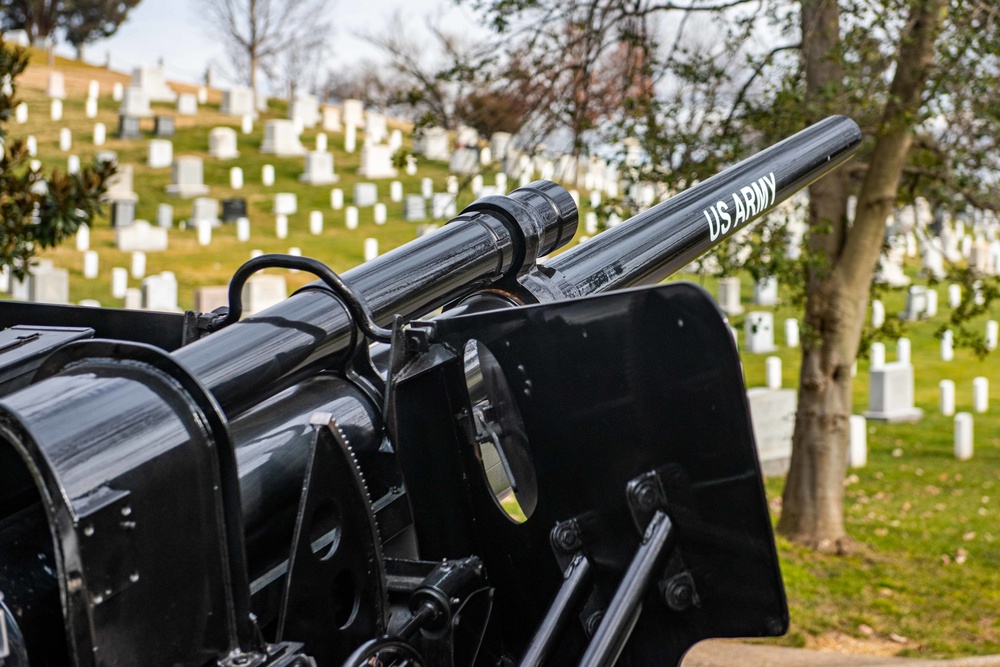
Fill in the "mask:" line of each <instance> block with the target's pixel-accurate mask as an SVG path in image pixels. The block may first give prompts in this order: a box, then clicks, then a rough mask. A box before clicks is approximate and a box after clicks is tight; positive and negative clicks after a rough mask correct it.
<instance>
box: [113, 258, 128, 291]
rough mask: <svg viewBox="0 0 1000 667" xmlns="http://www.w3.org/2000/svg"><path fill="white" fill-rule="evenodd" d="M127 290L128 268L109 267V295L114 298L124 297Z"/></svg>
mask: <svg viewBox="0 0 1000 667" xmlns="http://www.w3.org/2000/svg"><path fill="white" fill-rule="evenodd" d="M126 290H128V269H125V268H122V267H120V266H116V267H114V268H113V269H111V296H112V298H115V299H124V298H125V292H126Z"/></svg>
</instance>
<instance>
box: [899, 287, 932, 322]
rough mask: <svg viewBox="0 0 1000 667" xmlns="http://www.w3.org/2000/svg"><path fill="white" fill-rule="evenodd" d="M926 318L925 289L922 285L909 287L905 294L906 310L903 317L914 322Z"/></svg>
mask: <svg viewBox="0 0 1000 667" xmlns="http://www.w3.org/2000/svg"><path fill="white" fill-rule="evenodd" d="M926 316H927V288H926V287H924V286H923V285H911V286H910V289H909V290H908V291H907V293H906V310H905V311H904V317H905V318H906V319H907V320H909V321H911V322H915V321H917V320H919V319H922V318H924V317H926Z"/></svg>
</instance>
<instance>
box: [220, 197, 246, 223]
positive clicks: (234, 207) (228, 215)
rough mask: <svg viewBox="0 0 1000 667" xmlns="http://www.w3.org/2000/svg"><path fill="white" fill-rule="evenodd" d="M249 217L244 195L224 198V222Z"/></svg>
mask: <svg viewBox="0 0 1000 667" xmlns="http://www.w3.org/2000/svg"><path fill="white" fill-rule="evenodd" d="M245 217H247V200H246V199H243V198H242V197H230V198H228V199H223V200H222V222H236V221H237V220H239V219H240V218H245Z"/></svg>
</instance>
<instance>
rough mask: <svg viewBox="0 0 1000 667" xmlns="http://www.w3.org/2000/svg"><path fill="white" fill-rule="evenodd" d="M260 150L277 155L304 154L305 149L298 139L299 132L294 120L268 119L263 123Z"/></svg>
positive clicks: (292, 155)
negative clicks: (262, 137) (262, 139)
mask: <svg viewBox="0 0 1000 667" xmlns="http://www.w3.org/2000/svg"><path fill="white" fill-rule="evenodd" d="M260 152H261V153H270V154H273V155H277V156H279V157H295V156H299V155H305V153H306V149H305V147H304V146H303V145H302V142H301V141H299V132H298V129H297V128H296V127H295V123H294V122H292V121H290V120H269V121H267V122H266V123H265V124H264V141H263V143H261V145H260Z"/></svg>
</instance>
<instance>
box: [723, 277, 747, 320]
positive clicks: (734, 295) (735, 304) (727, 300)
mask: <svg viewBox="0 0 1000 667" xmlns="http://www.w3.org/2000/svg"><path fill="white" fill-rule="evenodd" d="M718 289H719V298H718V301H719V308H720V309H721V310H722V312H724V313H725V314H726V315H739V314H741V313H742V312H743V306H741V305H740V279H739V278H737V277H736V276H731V277H728V278H719V284H718Z"/></svg>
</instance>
